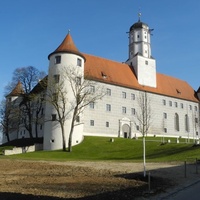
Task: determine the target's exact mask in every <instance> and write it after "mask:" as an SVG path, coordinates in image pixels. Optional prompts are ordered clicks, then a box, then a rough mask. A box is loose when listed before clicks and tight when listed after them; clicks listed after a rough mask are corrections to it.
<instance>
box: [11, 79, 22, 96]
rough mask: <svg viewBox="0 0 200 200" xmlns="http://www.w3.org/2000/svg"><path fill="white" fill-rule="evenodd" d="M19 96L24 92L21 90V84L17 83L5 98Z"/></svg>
mask: <svg viewBox="0 0 200 200" xmlns="http://www.w3.org/2000/svg"><path fill="white" fill-rule="evenodd" d="M21 94H24V90H23V87H22V83H21V82H20V81H19V82H18V83H17V85H16V86H15V88H14V89H13V90H12V91H11V93H10V94H8V95H7V96H19V95H21Z"/></svg>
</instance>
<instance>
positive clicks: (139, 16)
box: [138, 12, 142, 22]
mask: <svg viewBox="0 0 200 200" xmlns="http://www.w3.org/2000/svg"><path fill="white" fill-rule="evenodd" d="M141 15H142V13H141V12H139V13H138V22H140V18H141Z"/></svg>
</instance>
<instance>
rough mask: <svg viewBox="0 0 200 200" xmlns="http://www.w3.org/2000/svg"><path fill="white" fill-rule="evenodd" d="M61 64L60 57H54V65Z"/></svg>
mask: <svg viewBox="0 0 200 200" xmlns="http://www.w3.org/2000/svg"><path fill="white" fill-rule="evenodd" d="M59 63H61V56H55V64H59Z"/></svg>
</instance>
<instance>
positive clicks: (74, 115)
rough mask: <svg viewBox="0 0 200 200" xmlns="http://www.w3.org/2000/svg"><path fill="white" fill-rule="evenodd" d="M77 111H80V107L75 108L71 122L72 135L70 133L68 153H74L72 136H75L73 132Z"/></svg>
mask: <svg viewBox="0 0 200 200" xmlns="http://www.w3.org/2000/svg"><path fill="white" fill-rule="evenodd" d="M77 111H78V107H77V106H76V107H75V108H74V112H73V117H72V122H71V128H70V133H69V141H68V152H72V135H73V132H74V121H75V119H76V113H77Z"/></svg>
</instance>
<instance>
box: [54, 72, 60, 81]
mask: <svg viewBox="0 0 200 200" xmlns="http://www.w3.org/2000/svg"><path fill="white" fill-rule="evenodd" d="M53 78H54V82H55V83H59V81H60V75H59V74H55V75H54V76H53Z"/></svg>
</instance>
